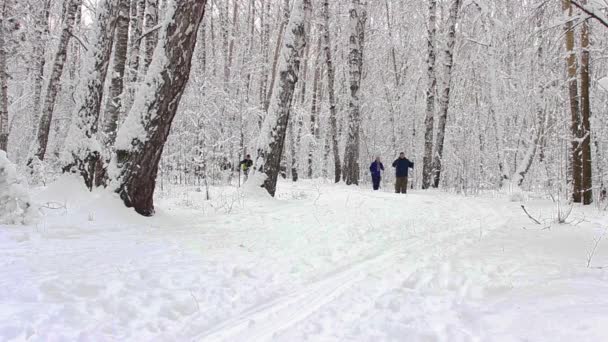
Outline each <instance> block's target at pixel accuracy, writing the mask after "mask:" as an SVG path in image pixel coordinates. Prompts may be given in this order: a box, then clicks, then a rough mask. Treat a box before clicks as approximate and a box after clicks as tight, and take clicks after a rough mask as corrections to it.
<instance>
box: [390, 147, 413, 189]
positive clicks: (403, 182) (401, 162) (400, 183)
mask: <svg viewBox="0 0 608 342" xmlns="http://www.w3.org/2000/svg"><path fill="white" fill-rule="evenodd" d="M393 167H394V168H395V173H396V176H397V181H396V182H395V192H396V193H402V194H406V193H407V176H408V173H409V169H410V168H412V169H413V168H414V163H412V162H411V161H410V160H409V159H407V158H405V153H403V152H401V153H400V154H399V158H398V159H397V160H395V161H394V162H393Z"/></svg>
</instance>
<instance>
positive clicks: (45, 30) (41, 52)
mask: <svg viewBox="0 0 608 342" xmlns="http://www.w3.org/2000/svg"><path fill="white" fill-rule="evenodd" d="M50 7H51V0H44V6H43V7H42V10H41V11H40V12H38V13H36V30H35V38H34V39H35V40H34V44H35V45H34V48H33V59H34V63H35V66H34V74H33V76H32V79H33V84H34V100H33V101H32V107H31V108H32V109H31V111H32V112H31V118H32V133H31V134H32V139H34V138H35V137H36V132H37V129H38V122H39V120H40V117H39V116H40V99H41V98H42V83H43V81H44V77H43V76H44V66H45V64H46V56H45V51H46V43H47V41H48V34H49V16H50Z"/></svg>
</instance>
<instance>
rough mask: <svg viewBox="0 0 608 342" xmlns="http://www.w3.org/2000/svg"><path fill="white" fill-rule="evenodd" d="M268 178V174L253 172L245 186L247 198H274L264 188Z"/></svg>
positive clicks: (244, 191) (244, 190)
mask: <svg viewBox="0 0 608 342" xmlns="http://www.w3.org/2000/svg"><path fill="white" fill-rule="evenodd" d="M266 177H267V176H266V174H265V173H263V172H258V171H256V172H253V173H252V174H251V175H250V176H249V179H248V180H247V181H246V182H245V184H243V193H244V195H245V197H247V198H249V199H255V200H269V199H271V198H272V197H271V196H270V194H269V193H268V191H266V189H265V188H263V187H262V185H263V184H264V181H266Z"/></svg>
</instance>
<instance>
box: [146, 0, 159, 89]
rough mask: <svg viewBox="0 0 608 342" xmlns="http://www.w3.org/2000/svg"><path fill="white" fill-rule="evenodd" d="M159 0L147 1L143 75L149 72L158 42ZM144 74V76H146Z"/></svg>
mask: <svg viewBox="0 0 608 342" xmlns="http://www.w3.org/2000/svg"><path fill="white" fill-rule="evenodd" d="M156 25H158V0H147V1H146V32H144V34H145V35H146V45H145V53H144V65H143V75H145V74H146V73H147V72H148V68H149V67H150V63H151V62H152V56H153V55H154V49H156V44H157V43H158V30H157V29H156ZM143 75H142V78H143V77H145V76H143Z"/></svg>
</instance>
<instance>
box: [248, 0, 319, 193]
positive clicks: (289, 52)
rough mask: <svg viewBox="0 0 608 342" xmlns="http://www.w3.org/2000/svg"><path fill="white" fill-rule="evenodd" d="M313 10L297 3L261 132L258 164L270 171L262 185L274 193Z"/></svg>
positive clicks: (306, 0) (305, 0)
mask: <svg viewBox="0 0 608 342" xmlns="http://www.w3.org/2000/svg"><path fill="white" fill-rule="evenodd" d="M311 11H312V7H311V2H310V0H299V1H298V2H297V3H296V4H295V5H294V9H293V13H291V16H290V20H289V25H288V27H287V30H286V32H285V37H284V39H283V42H284V43H283V48H282V51H281V54H282V57H281V59H280V64H279V67H278V69H277V75H278V82H277V84H276V86H275V90H274V91H273V94H274V95H273V97H272V99H271V101H270V107H269V111H268V115H267V116H266V119H265V120H264V123H263V124H262V132H261V133H260V142H259V144H258V151H259V156H258V160H257V162H256V166H257V167H258V168H262V170H263V172H264V173H265V174H266V179H265V180H264V183H263V185H262V186H263V187H264V188H265V189H266V191H268V193H269V194H270V195H271V196H274V194H275V192H276V184H277V178H278V175H279V172H280V166H281V156H282V155H283V145H284V143H285V135H286V134H285V133H286V130H287V126H288V124H289V118H290V114H291V104H292V101H293V97H294V90H295V86H296V83H297V82H298V74H299V71H300V62H301V60H302V55H303V53H304V49H305V47H306V44H307V41H306V39H307V37H306V28H305V27H306V22H307V20H309V18H310V13H311Z"/></svg>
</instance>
